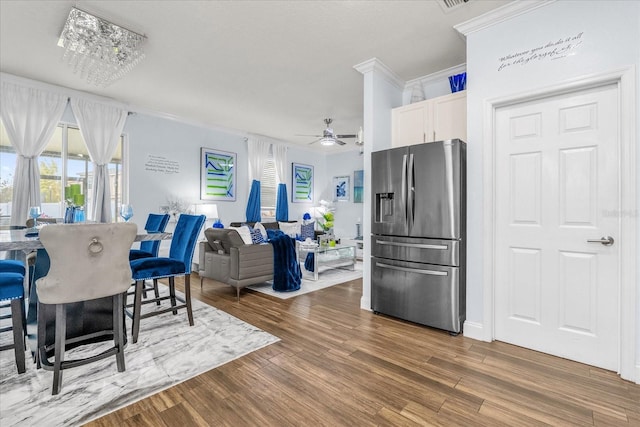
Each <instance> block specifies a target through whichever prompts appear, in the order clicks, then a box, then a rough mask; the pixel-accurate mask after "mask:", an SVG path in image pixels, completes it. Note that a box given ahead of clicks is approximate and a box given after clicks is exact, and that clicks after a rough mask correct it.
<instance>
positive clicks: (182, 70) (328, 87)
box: [0, 0, 508, 149]
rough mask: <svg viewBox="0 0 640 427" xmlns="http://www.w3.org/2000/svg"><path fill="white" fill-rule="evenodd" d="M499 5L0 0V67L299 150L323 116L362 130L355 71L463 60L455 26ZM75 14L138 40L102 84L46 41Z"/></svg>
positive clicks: (412, 73) (412, 69) (407, 75)
mask: <svg viewBox="0 0 640 427" xmlns="http://www.w3.org/2000/svg"><path fill="white" fill-rule="evenodd" d="M505 3H508V1H507V0H498V1H491V0H471V1H469V2H468V3H467V4H465V5H463V6H462V7H460V8H458V9H456V10H454V11H450V12H449V13H446V14H445V13H444V12H443V10H442V8H441V7H440V5H439V4H438V2H436V1H426V0H425V1H419V0H411V1H293V0H291V1H171V0H164V1H135V0H133V1H132V0H130V1H66V0H64V1H52V0H46V1H37V0H30V1H25V0H21V1H7V0H0V70H1V71H3V72H6V73H10V74H15V75H19V76H23V77H28V78H32V79H35V80H40V81H43V82H47V83H52V84H56V85H60V86H65V87H69V88H72V89H76V90H81V91H86V92H92V93H96V94H99V95H103V96H108V97H111V98H114V99H117V100H119V101H123V102H126V103H129V104H130V105H131V106H132V109H133V110H135V109H138V110H139V111H144V112H159V113H163V114H166V115H170V116H175V117H177V118H181V119H187V120H188V121H190V122H195V123H201V124H203V125H206V126H213V127H221V128H227V129H231V130H239V131H242V132H247V133H252V134H257V135H265V136H268V137H271V138H275V139H279V140H283V141H287V142H290V143H296V144H304V145H306V144H308V143H309V142H310V141H312V140H313V139H314V138H310V137H299V136H296V134H318V133H322V130H323V128H324V123H323V119H324V118H325V117H332V118H333V119H334V123H333V128H334V130H335V132H336V133H338V134H347V133H348V134H352V133H356V131H357V129H358V128H359V127H360V126H361V125H362V121H363V118H362V116H363V113H362V110H363V107H362V97H363V79H362V75H361V74H360V73H359V72H357V71H356V70H354V69H353V66H354V65H356V64H359V63H361V62H363V61H366V60H368V59H371V58H373V57H376V58H378V59H379V60H381V61H382V62H384V63H385V64H386V65H387V66H389V67H390V68H391V69H392V70H393V71H394V72H395V73H396V74H398V75H399V76H400V77H401V78H402V79H404V80H411V79H414V78H417V77H421V76H424V75H427V74H430V73H433V72H437V71H440V70H443V69H446V68H449V67H452V66H456V65H459V64H462V63H464V62H465V43H464V40H463V38H462V37H461V36H460V35H459V34H458V33H457V32H456V31H455V30H454V29H453V25H455V24H457V23H460V22H464V21H466V20H468V19H471V18H473V17H475V16H478V15H480V14H482V13H485V12H487V11H489V10H492V9H494V8H496V7H499V6H502V5H504V4H505ZM73 6H76V7H79V8H81V9H83V10H86V11H88V12H91V13H94V14H96V15H98V16H101V17H103V18H105V19H108V20H110V21H112V22H114V23H116V24H118V25H121V26H124V27H127V28H129V29H131V30H134V31H137V32H140V33H144V34H146V35H147V37H148V41H147V43H146V48H145V53H146V58H145V59H144V60H143V61H142V62H141V63H140V64H139V65H138V66H137V67H136V68H134V69H133V70H132V71H131V72H130V73H129V74H128V75H126V76H125V77H124V78H123V79H122V80H120V81H117V82H115V83H113V84H112V85H110V86H108V87H107V88H97V87H95V86H92V85H89V84H87V83H85V81H84V80H82V79H81V78H80V77H79V76H78V75H75V74H73V73H72V71H71V69H70V68H69V67H68V66H67V65H66V64H65V63H63V62H62V61H61V56H62V53H63V49H61V48H59V47H57V45H56V43H57V40H58V37H59V35H60V32H61V30H62V27H63V25H64V22H65V19H66V17H67V15H68V13H69V10H70V9H71V7H73ZM347 142H349V144H348V146H347V147H346V149H349V148H351V149H353V148H354V145H353V140H347ZM315 146H318V149H326V148H324V147H320V146H319V144H314V146H313V147H315ZM335 149H338V148H335ZM343 149H345V148H343Z"/></svg>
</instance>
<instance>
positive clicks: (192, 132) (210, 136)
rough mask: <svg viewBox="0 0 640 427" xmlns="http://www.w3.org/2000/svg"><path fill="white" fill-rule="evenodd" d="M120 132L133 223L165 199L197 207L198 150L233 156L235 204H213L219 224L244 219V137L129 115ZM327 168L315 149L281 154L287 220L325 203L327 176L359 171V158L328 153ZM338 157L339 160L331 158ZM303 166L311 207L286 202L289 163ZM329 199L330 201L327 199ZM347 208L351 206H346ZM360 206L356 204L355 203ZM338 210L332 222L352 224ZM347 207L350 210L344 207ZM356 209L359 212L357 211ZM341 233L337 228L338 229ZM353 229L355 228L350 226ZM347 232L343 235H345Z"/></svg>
mask: <svg viewBox="0 0 640 427" xmlns="http://www.w3.org/2000/svg"><path fill="white" fill-rule="evenodd" d="M124 132H125V134H126V135H127V138H128V150H129V151H128V154H129V156H128V159H129V201H130V203H131V204H132V205H133V208H134V212H135V216H134V218H133V221H134V222H136V223H138V224H139V225H144V221H145V220H146V216H147V215H148V214H149V213H150V212H158V211H159V207H160V206H162V205H166V204H167V199H180V200H182V201H184V202H185V203H186V204H195V203H203V202H202V201H201V200H200V148H201V147H207V148H214V149H219V150H224V151H230V152H233V153H236V155H237V169H236V171H237V189H236V200H235V201H230V202H224V201H222V202H220V201H218V202H215V203H216V204H217V206H218V214H219V215H220V220H221V221H222V223H223V224H224V225H227V226H228V225H229V223H231V222H236V221H240V222H241V221H244V220H245V219H246V215H245V209H246V203H247V198H248V192H249V189H250V186H249V183H248V164H247V156H248V153H247V143H246V141H245V139H244V136H243V135H241V134H239V133H238V134H234V133H230V132H226V131H221V130H216V129H212V128H207V127H202V126H197V125H193V124H188V123H184V122H180V121H178V120H172V119H168V118H162V117H160V116H152V115H147V114H134V115H131V116H129V117H128V119H127V123H126V125H125V128H124ZM150 156H153V157H154V158H158V157H161V158H162V159H163V160H164V161H166V162H168V163H169V164H171V166H172V169H175V170H176V172H175V173H167V172H166V171H165V172H159V171H153V170H151V169H152V168H151V167H146V166H145V164H146V163H147V162H148V161H149V159H150ZM333 157H334V158H333V160H332V161H331V165H332V167H331V170H330V171H329V172H327V160H326V158H325V156H324V155H322V154H320V155H319V154H318V152H317V151H312V150H306V149H302V148H298V147H296V146H292V145H289V146H288V150H287V163H288V166H287V181H286V182H287V192H288V198H289V220H301V219H302V215H303V214H304V213H305V212H309V210H310V208H311V207H312V206H314V205H317V203H318V201H319V200H320V199H321V198H322V197H324V198H325V199H329V195H328V194H329V193H330V188H329V187H330V185H331V177H332V176H335V175H343V174H344V175H346V174H351V175H353V171H354V170H356V169H362V159H361V156H359V155H358V152H357V151H353V152H348V153H343V154H340V155H333ZM337 159H339V160H337ZM292 162H295V163H303V164H308V165H312V166H313V167H314V199H315V201H314V203H291V163H292ZM329 200H330V199H329ZM350 205H353V203H350ZM360 206H362V205H360ZM346 207H347V206H346V205H345V206H344V208H345V209H342V208H343V207H341V210H344V212H343V213H342V214H341V215H342V216H341V217H340V216H339V222H338V224H339V225H340V227H342V225H341V224H343V222H344V231H345V232H346V231H347V228H348V227H347V224H348V223H350V222H355V219H357V218H358V217H361V216H362V215H361V214H358V213H357V212H356V211H357V209H353V208H352V209H347V208H346ZM349 208H351V206H349ZM361 209H362V208H361V207H360V211H361ZM341 230H342V228H341ZM354 230H355V226H354ZM351 234H353V232H352V233H350V234H349V236H351Z"/></svg>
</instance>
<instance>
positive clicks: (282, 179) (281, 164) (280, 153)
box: [272, 144, 287, 184]
mask: <svg viewBox="0 0 640 427" xmlns="http://www.w3.org/2000/svg"><path fill="white" fill-rule="evenodd" d="M272 149H273V163H274V166H275V167H276V175H277V179H278V184H286V183H287V182H286V179H287V146H286V145H283V144H273V147H272Z"/></svg>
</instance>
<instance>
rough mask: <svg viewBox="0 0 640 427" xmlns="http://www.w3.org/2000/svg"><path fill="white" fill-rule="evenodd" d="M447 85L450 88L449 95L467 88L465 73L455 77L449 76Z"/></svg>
mask: <svg viewBox="0 0 640 427" xmlns="http://www.w3.org/2000/svg"><path fill="white" fill-rule="evenodd" d="M449 85H450V86H451V93H456V92H460V91H461V90H465V89H466V87H467V73H466V72H465V73H461V74H456V75H455V76H449Z"/></svg>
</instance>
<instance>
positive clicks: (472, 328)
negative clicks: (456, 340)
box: [462, 320, 491, 341]
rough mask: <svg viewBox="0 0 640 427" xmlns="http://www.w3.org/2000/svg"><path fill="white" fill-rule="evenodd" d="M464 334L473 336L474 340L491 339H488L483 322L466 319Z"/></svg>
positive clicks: (469, 336)
mask: <svg viewBox="0 0 640 427" xmlns="http://www.w3.org/2000/svg"><path fill="white" fill-rule="evenodd" d="M462 335H464V336H465V337H467V338H473V339H474V340H479V341H491V340H490V339H486V337H485V332H484V327H483V325H482V323H478V322H470V321H468V320H466V321H465V322H464V326H463V328H462Z"/></svg>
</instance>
